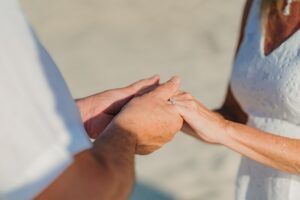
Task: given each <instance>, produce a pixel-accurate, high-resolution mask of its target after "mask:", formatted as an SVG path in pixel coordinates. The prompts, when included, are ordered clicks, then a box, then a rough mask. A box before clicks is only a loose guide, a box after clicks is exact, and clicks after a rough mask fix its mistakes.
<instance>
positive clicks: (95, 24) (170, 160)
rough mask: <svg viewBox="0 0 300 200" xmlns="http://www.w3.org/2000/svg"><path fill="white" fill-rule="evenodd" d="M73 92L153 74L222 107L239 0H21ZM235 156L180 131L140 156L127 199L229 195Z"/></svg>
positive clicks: (224, 199) (207, 199) (226, 199)
mask: <svg viewBox="0 0 300 200" xmlns="http://www.w3.org/2000/svg"><path fill="white" fill-rule="evenodd" d="M21 2H22V5H23V6H24V8H25V11H26V14H27V16H28V18H29V20H30V21H31V22H32V24H33V27H34V28H35V29H36V31H37V33H38V35H39V36H40V38H41V40H42V42H43V43H44V45H45V46H46V48H47V49H48V50H49V52H50V54H51V55H52V56H53V58H54V60H55V61H56V63H57V65H58V66H59V68H60V70H61V72H62V73H63V75H64V77H65V79H66V81H67V83H68V85H69V87H70V89H71V91H72V94H73V95H74V97H75V98H76V97H82V96H85V95H89V94H92V93H95V92H98V91H102V90H106V89H110V88H114V87H120V86H124V85H126V84H129V83H131V82H133V81H135V80H138V79H140V78H143V77H147V76H150V75H153V74H160V75H161V77H162V80H166V79H167V78H169V77H170V76H172V75H175V74H177V75H179V76H180V77H182V89H184V90H187V91H189V92H191V93H192V94H194V96H196V97H197V98H199V99H200V100H201V101H202V102H203V103H204V104H205V105H206V106H208V107H209V108H216V107H218V106H220V105H221V104H222V101H223V98H224V95H225V92H226V88H227V86H228V80H229V77H230V72H231V67H232V62H233V56H234V51H235V46H236V42H237V37H238V30H239V23H240V18H241V14H242V7H243V3H244V1H239V0H228V1H220V0H209V1H207V0H206V1H205V0H188V1H182V0H165V1H161V0H151V1H149V0H84V1H83V0H59V1H50V0H22V1H21ZM239 159H240V157H239V155H238V154H236V153H233V152H232V151H230V150H228V149H226V148H224V147H220V146H210V145H206V144H203V143H201V142H199V141H196V140H195V139H193V138H191V137H188V136H186V135H184V134H182V133H179V134H178V135H177V136H176V138H175V139H174V140H173V141H172V142H171V143H170V144H167V145H166V146H165V147H164V148H162V149H161V150H160V151H158V152H156V153H154V154H152V155H149V156H145V157H140V156H139V157H138V158H137V179H138V182H137V187H136V190H135V192H134V195H133V196H132V198H131V199H132V200H175V199H176V200H177V199H178V200H231V199H233V196H234V179H235V175H236V173H237V168H238V164H239Z"/></svg>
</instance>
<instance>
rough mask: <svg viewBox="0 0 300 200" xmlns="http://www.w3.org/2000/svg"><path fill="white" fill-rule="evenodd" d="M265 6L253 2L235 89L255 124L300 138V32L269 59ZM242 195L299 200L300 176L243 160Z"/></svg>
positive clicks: (246, 199) (243, 198)
mask: <svg viewBox="0 0 300 200" xmlns="http://www.w3.org/2000/svg"><path fill="white" fill-rule="evenodd" d="M260 6H261V0H253V3H252V7H251V11H250V14H249V17H248V21H247V25H246V30H245V35H244V39H243V42H242V44H241V46H240V50H239V52H238V54H237V58H236V62H235V66H234V69H233V72H232V79H231V88H232V91H233V94H234V96H235V98H236V99H237V101H238V102H239V104H240V105H241V107H242V108H243V110H244V111H245V112H246V113H247V115H248V125H249V126H252V127H255V128H258V129H261V130H263V131H267V132H270V133H273V134H276V135H282V136H286V137H291V138H300V30H298V31H296V32H295V33H293V34H292V35H291V36H290V37H289V38H288V39H287V40H286V41H284V42H283V43H282V44H281V45H280V46H279V47H277V48H276V49H274V50H273V51H271V53H269V54H268V55H267V56H266V55H265V51H264V49H265V48H264V41H265V40H264V36H263V34H262V32H263V31H262V26H261V15H260ZM266 144H267V141H266ZM298 179H299V180H298ZM236 194H237V197H236V199H238V200H256V199H257V200H279V199H280V200H282V199H284V200H296V199H300V178H298V177H297V176H294V175H289V174H286V173H282V172H280V171H277V170H274V169H271V168H269V167H266V166H263V165H261V164H259V163H257V162H255V161H252V160H249V159H247V158H243V159H242V162H241V167H240V171H239V174H238V178H237V191H236Z"/></svg>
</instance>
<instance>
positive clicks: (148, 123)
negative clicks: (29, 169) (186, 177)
mask: <svg viewBox="0 0 300 200" xmlns="http://www.w3.org/2000/svg"><path fill="white" fill-rule="evenodd" d="M179 85H180V80H179V79H178V78H177V77H174V78H173V79H171V80H169V81H168V82H167V83H165V84H162V85H160V86H158V87H157V88H156V89H155V90H153V91H151V92H149V93H147V94H145V95H143V96H141V97H136V98H134V99H133V100H131V101H130V102H129V103H128V104H127V106H125V107H124V109H123V110H122V111H121V112H120V113H119V114H118V115H117V116H116V117H115V119H114V120H113V121H112V122H111V123H110V124H109V125H108V126H107V128H106V129H105V130H104V132H103V133H102V134H101V135H100V136H99V137H98V138H97V139H96V141H95V142H94V145H93V148H92V149H91V150H90V151H86V152H83V153H81V154H79V155H77V156H76V157H75V161H74V163H73V164H72V165H71V166H70V167H69V168H68V169H67V170H66V171H65V172H64V173H63V174H62V175H61V176H60V177H59V178H58V179H57V180H56V181H55V182H54V183H53V184H51V185H50V186H49V187H48V188H47V189H46V190H45V191H44V192H43V193H42V194H41V195H40V196H38V197H37V199H47V200H51V199H55V200H57V199H63V200H67V199H72V200H77V199H103V200H119V199H120V200H124V199H127V198H128V196H129V194H130V191H131V189H132V186H133V183H134V154H135V153H136V154H148V153H151V152H153V151H155V150H157V149H159V148H160V147H161V146H162V145H164V144H165V143H167V142H169V141H170V140H171V139H172V138H173V137H174V135H175V134H176V132H178V131H179V130H180V128H181V127H182V123H183V119H182V118H181V117H180V115H179V114H178V112H177V110H176V108H175V106H174V105H171V104H169V103H168V99H169V98H170V97H172V96H173V95H175V94H176V93H177V91H178V89H179Z"/></svg>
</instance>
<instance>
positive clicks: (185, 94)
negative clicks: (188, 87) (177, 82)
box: [171, 91, 196, 101]
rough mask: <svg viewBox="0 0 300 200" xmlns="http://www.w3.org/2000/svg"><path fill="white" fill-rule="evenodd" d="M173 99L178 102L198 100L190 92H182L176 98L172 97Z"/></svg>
mask: <svg viewBox="0 0 300 200" xmlns="http://www.w3.org/2000/svg"><path fill="white" fill-rule="evenodd" d="M171 99H173V100H175V101H176V100H177V101H184V100H196V98H195V97H194V96H193V95H191V94H190V93H188V92H184V91H180V92H178V93H177V94H176V95H175V96H172V97H171Z"/></svg>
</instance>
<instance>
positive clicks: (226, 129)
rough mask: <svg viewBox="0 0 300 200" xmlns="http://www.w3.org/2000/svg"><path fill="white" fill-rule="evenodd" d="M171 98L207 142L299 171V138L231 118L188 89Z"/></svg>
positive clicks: (288, 169) (195, 134)
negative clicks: (211, 107) (208, 105)
mask: <svg viewBox="0 0 300 200" xmlns="http://www.w3.org/2000/svg"><path fill="white" fill-rule="evenodd" d="M173 98H174V99H175V102H176V103H175V106H176V108H177V110H178V111H179V113H180V114H181V116H182V117H183V118H184V120H185V122H186V123H187V124H188V125H189V126H190V127H191V128H190V129H189V130H190V131H191V130H192V131H193V133H192V135H194V136H196V137H198V138H199V139H201V140H203V141H205V142H208V143H214V144H221V145H224V146H226V147H228V148H230V149H232V150H234V151H236V152H238V153H240V154H242V155H244V156H246V157H249V158H251V159H253V160H255V161H257V162H260V163H262V164H265V165H268V166H270V167H273V168H276V169H278V170H281V171H284V172H289V173H294V174H297V175H300V156H299V155H300V148H299V147H300V140H296V139H290V138H286V137H280V136H276V135H272V134H270V133H266V132H264V131H260V130H257V129H254V128H251V127H248V126H246V125H243V124H239V123H235V122H230V121H228V120H226V119H224V118H223V117H221V116H220V115H218V114H216V113H214V112H212V111H210V110H208V109H207V108H205V107H204V106H203V105H202V104H201V103H200V102H199V101H197V100H196V99H195V98H194V97H192V96H191V95H190V94H188V93H181V94H179V95H177V96H175V97H173ZM189 134H191V133H190V132H189Z"/></svg>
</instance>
